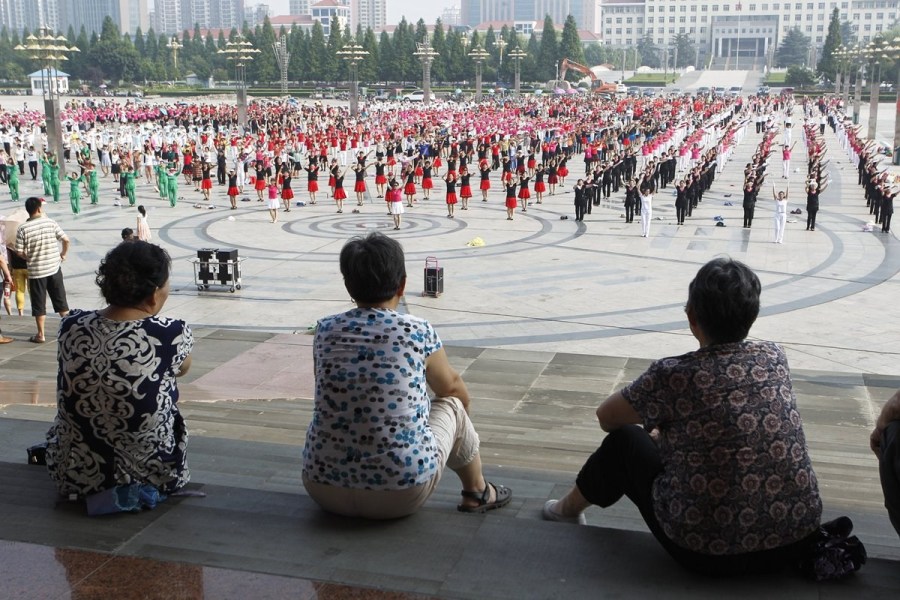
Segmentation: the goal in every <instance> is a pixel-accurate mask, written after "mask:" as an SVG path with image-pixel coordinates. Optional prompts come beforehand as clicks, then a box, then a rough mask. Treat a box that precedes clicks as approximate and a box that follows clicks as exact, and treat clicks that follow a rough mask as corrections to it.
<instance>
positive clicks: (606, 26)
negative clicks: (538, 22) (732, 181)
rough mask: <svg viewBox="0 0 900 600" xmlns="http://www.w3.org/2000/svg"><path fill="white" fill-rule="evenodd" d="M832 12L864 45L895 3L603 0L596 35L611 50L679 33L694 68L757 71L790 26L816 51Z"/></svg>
mask: <svg viewBox="0 0 900 600" xmlns="http://www.w3.org/2000/svg"><path fill="white" fill-rule="evenodd" d="M835 8H837V9H838V10H839V11H840V19H841V21H847V22H848V23H850V24H851V26H852V30H853V35H854V37H855V39H854V40H849V41H850V42H853V41H860V42H863V43H865V42H869V41H871V40H872V39H873V38H874V37H875V36H876V35H877V34H878V32H880V31H886V30H888V29H890V28H891V27H892V26H893V25H894V24H895V23H896V22H897V20H898V19H900V0H829V1H825V2H822V1H816V2H808V1H804V2H768V1H767V2H760V1H754V2H746V1H741V2H730V1H725V0H721V1H719V2H715V1H709V0H702V1H701V0H603V3H602V5H601V16H600V24H601V27H600V36H601V39H602V40H603V43H604V44H607V45H610V46H614V47H632V46H635V45H636V44H637V43H638V42H639V41H640V40H641V39H642V38H644V37H645V36H646V37H649V38H650V39H651V40H652V41H653V43H654V44H656V45H657V46H658V47H660V48H667V47H669V46H671V45H672V43H673V41H674V40H675V37H676V36H677V35H679V34H683V35H686V36H688V37H689V38H690V39H691V40H692V41H693V43H694V46H695V48H696V49H697V62H698V66H703V65H707V64H720V65H721V64H723V63H728V62H732V61H735V60H739V61H740V64H742V65H746V67H747V68H751V67H752V66H753V65H756V66H757V67H761V66H762V65H763V64H766V63H768V62H770V61H771V60H772V56H773V54H774V52H775V50H776V49H777V48H778V46H779V45H780V44H781V40H782V39H783V38H784V36H785V35H786V34H787V32H788V31H790V30H791V29H794V28H798V29H799V30H800V32H801V33H803V35H805V36H807V37H808V38H810V41H811V43H812V45H813V46H814V47H816V48H821V46H822V44H823V43H824V41H825V36H826V35H828V23H829V20H830V19H831V13H832V11H833V10H834V9H835ZM844 41H845V42H847V41H848V40H844Z"/></svg>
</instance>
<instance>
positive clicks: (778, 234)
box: [772, 183, 788, 244]
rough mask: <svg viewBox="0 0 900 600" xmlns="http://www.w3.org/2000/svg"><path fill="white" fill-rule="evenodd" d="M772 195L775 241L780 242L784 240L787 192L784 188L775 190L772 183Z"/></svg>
mask: <svg viewBox="0 0 900 600" xmlns="http://www.w3.org/2000/svg"><path fill="white" fill-rule="evenodd" d="M772 196H774V198H775V243H776V244H781V243H783V241H784V227H785V225H786V224H787V203H788V192H787V190H786V189H785V190H782V191H780V192H777V191H775V184H774V183H773V184H772Z"/></svg>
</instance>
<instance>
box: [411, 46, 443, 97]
mask: <svg viewBox="0 0 900 600" xmlns="http://www.w3.org/2000/svg"><path fill="white" fill-rule="evenodd" d="M437 55H438V53H437V51H436V50H435V49H434V48H433V47H432V46H431V42H430V41H429V40H428V34H425V38H424V39H423V40H422V41H421V42H419V43H417V44H416V51H415V52H413V56H418V57H419V60H421V61H422V91H423V92H425V96H424V97H423V98H422V102H423V103H424V104H425V105H428V104H431V62H432V61H433V60H434V57H435V56H437Z"/></svg>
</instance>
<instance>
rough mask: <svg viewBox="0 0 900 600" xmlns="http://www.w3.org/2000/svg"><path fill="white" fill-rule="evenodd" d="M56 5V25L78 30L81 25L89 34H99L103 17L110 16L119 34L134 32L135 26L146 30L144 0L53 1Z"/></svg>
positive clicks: (147, 18) (147, 23) (64, 28)
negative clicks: (57, 14) (57, 18)
mask: <svg viewBox="0 0 900 600" xmlns="http://www.w3.org/2000/svg"><path fill="white" fill-rule="evenodd" d="M56 1H57V2H58V5H59V28H60V30H62V31H66V30H68V28H69V27H71V28H72V29H74V30H75V32H76V33H77V32H78V31H80V30H81V28H82V27H84V29H85V31H87V33H88V35H90V34H92V33H100V31H101V30H102V29H103V20H104V19H105V18H106V17H110V18H111V19H112V20H113V22H114V23H115V24H116V26H117V27H118V28H119V32H120V33H134V32H135V31H136V30H137V28H138V27H140V28H141V29H142V30H143V31H147V29H148V28H149V27H150V12H149V10H148V8H147V0H56Z"/></svg>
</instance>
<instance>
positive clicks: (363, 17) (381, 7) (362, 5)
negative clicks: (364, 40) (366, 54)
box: [350, 0, 387, 33]
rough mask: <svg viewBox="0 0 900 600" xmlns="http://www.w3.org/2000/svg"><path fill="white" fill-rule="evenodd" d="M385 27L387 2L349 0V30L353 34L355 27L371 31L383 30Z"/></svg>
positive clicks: (379, 0)
mask: <svg viewBox="0 0 900 600" xmlns="http://www.w3.org/2000/svg"><path fill="white" fill-rule="evenodd" d="M385 25H387V0H351V4H350V29H351V31H353V32H354V33H355V32H356V28H357V26H361V27H362V28H363V30H365V29H367V28H369V27H371V28H372V31H379V30H381V29H384V26H385Z"/></svg>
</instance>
